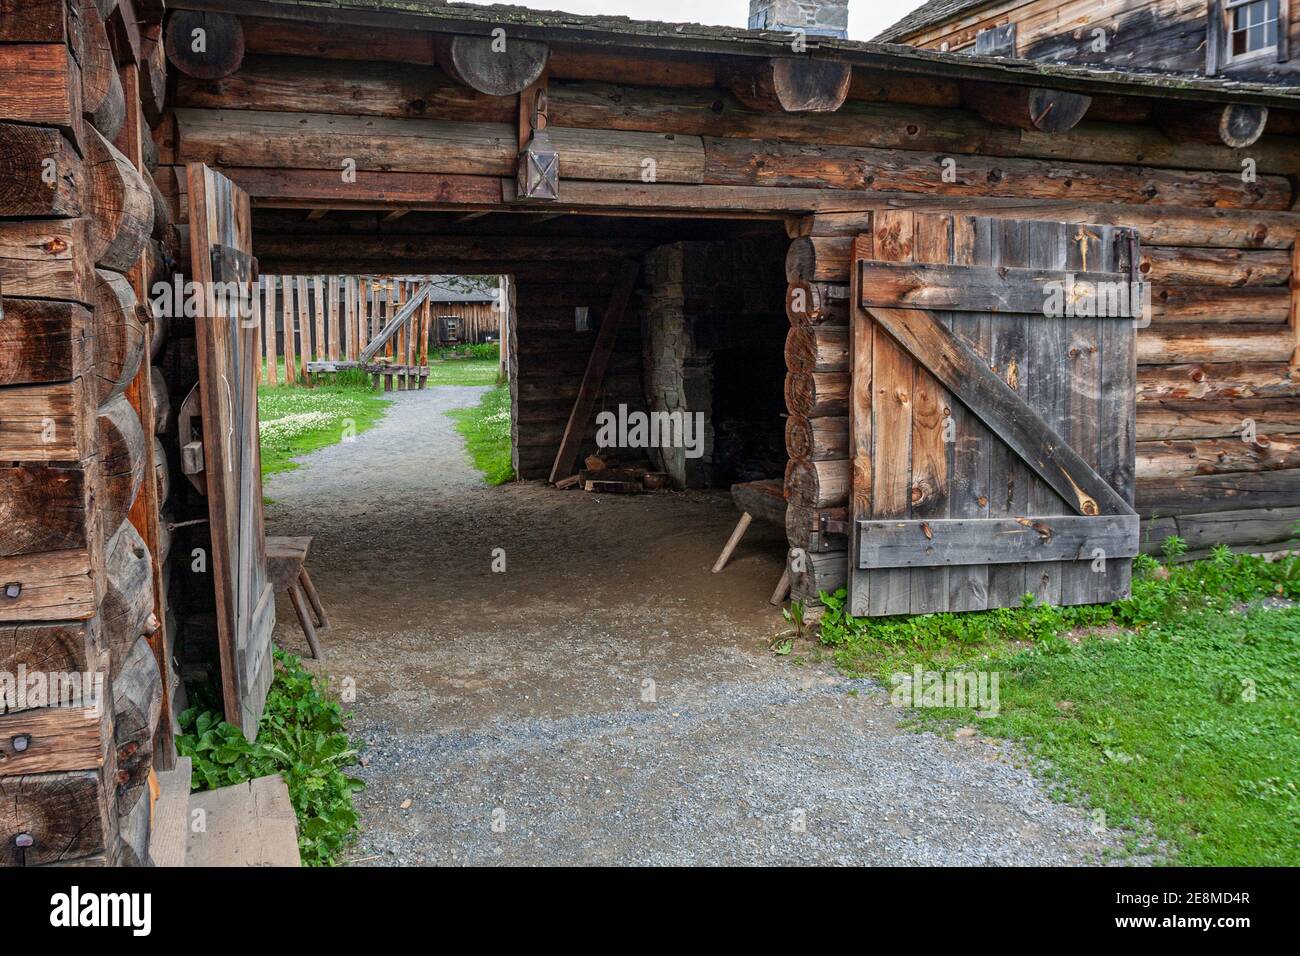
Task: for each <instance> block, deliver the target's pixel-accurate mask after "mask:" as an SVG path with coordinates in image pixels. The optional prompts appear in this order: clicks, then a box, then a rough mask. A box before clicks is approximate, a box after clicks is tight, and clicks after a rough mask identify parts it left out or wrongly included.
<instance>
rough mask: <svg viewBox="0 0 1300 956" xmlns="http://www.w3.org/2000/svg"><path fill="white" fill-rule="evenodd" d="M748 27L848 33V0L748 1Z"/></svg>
mask: <svg viewBox="0 0 1300 956" xmlns="http://www.w3.org/2000/svg"><path fill="white" fill-rule="evenodd" d="M749 29H751V30H778V31H789V32H793V31H795V30H802V31H803V32H804V33H808V34H812V35H816V36H828V37H839V38H840V39H848V36H849V0H749Z"/></svg>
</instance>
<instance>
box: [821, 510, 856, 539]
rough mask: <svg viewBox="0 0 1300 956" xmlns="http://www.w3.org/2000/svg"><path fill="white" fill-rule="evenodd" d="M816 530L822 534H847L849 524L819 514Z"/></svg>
mask: <svg viewBox="0 0 1300 956" xmlns="http://www.w3.org/2000/svg"><path fill="white" fill-rule="evenodd" d="M817 530H818V531H820V532H821V533H822V534H848V533H849V523H848V522H847V521H840V520H839V519H837V518H832V517H831V516H830V515H827V514H821V515H818V516H817Z"/></svg>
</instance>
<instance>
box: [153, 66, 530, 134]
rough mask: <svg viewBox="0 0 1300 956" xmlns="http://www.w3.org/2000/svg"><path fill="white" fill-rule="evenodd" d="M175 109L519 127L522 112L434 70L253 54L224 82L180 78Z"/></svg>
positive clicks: (506, 102) (510, 103) (507, 101)
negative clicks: (340, 115)
mask: <svg viewBox="0 0 1300 956" xmlns="http://www.w3.org/2000/svg"><path fill="white" fill-rule="evenodd" d="M174 106H176V107H180V108H197V109H236V110H263V111H272V112H275V111H279V112H289V113H350V114H353V115H357V116H388V117H425V118H429V119H439V120H454V121H462V122H479V123H510V122H517V121H518V113H519V107H518V104H517V103H512V102H510V101H509V100H507V99H503V98H501V97H498V96H489V95H486V94H483V93H479V92H477V91H475V90H472V89H470V88H469V87H467V86H465V85H463V84H461V83H457V82H455V81H454V80H453V79H452V78H451V77H449V76H448V75H447V74H446V73H444V72H443V71H442V70H439V69H436V68H434V67H432V66H417V65H413V64H412V65H400V66H394V65H392V64H391V63H383V62H373V63H350V64H348V65H347V68H346V69H340V68H339V64H337V63H330V62H327V61H322V60H315V59H308V58H306V57H300V56H294V57H269V56H250V57H248V58H247V59H245V60H244V64H243V66H242V67H240V69H239V71H238V72H236V73H232V74H231V75H230V76H226V77H223V78H221V79H218V80H195V79H191V78H189V77H186V76H183V75H182V76H179V77H177V81H176V98H175V102H174Z"/></svg>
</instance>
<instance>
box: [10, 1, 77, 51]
mask: <svg viewBox="0 0 1300 956" xmlns="http://www.w3.org/2000/svg"><path fill="white" fill-rule="evenodd" d="M19 11H21V13H22V15H21V16H19V15H18V14H19ZM68 13H69V10H68V6H67V2H66V0H0V42H4V43H60V42H63V41H66V40H67V39H68V22H67V21H68Z"/></svg>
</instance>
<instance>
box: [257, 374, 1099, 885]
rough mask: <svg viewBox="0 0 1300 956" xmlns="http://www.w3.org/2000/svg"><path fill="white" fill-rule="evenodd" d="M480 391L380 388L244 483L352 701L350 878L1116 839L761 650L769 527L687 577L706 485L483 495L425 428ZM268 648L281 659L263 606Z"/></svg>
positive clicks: (1017, 776)
mask: <svg viewBox="0 0 1300 956" xmlns="http://www.w3.org/2000/svg"><path fill="white" fill-rule="evenodd" d="M483 391H484V390H483V389H482V388H470V387H437V388H430V389H427V390H426V391H422V392H410V393H398V394H397V399H396V404H395V405H394V406H393V408H392V409H391V410H390V411H389V414H388V416H387V417H386V418H385V420H384V421H383V422H382V423H381V424H380V425H379V426H378V427H376V428H375V429H374V430H372V431H370V432H367V433H365V434H363V435H361V436H359V437H358V438H357V439H356V440H355V441H354V442H352V443H349V444H347V445H336V446H333V447H330V448H326V449H322V450H321V451H319V452H316V453H314V454H312V455H311V456H309V457H308V458H307V459H305V464H304V466H303V467H302V468H300V469H299V470H297V471H294V472H290V473H287V474H283V475H279V476H276V477H275V478H274V479H272V481H271V482H270V483H269V485H268V488H267V494H268V495H269V496H270V497H271V498H272V499H273V501H274V503H273V504H272V505H271V506H269V507H268V511H267V517H268V524H269V526H270V528H271V530H272V533H276V534H314V535H316V543H315V545H314V548H313V551H312V555H311V559H310V567H311V569H312V575H313V578H314V580H315V582H316V584H317V587H318V588H319V590H320V592H321V595H322V598H323V600H324V601H325V604H326V607H327V609H328V610H329V611H330V613H331V615H332V618H333V626H332V627H331V628H330V629H328V630H327V631H325V632H323V640H324V644H325V649H326V657H327V659H326V661H325V666H326V668H327V670H328V671H329V672H330V674H331V675H332V677H333V679H334V681H335V685H336V686H342V685H341V683H340V682H343V681H347V682H348V685H347V686H354V687H355V689H356V703H355V705H354V710H355V714H356V716H355V718H354V720H353V722H352V728H353V731H354V733H355V734H356V735H357V736H358V737H359V738H360V739H361V740H362V741H363V742H364V744H363V746H364V748H365V755H366V758H367V760H368V765H367V766H366V767H364V768H363V769H362V770H361V771H360V774H361V776H363V777H365V779H366V780H367V783H368V789H367V790H365V791H364V792H362V793H360V794H358V797H357V803H358V807H359V809H360V812H361V815H362V826H363V832H362V835H361V837H360V840H359V842H358V845H357V846H356V847H355V848H354V849H353V852H352V854H351V858H352V859H353V860H354V861H356V862H358V863H362V864H366V865H391V864H402V863H406V864H485V863H505V864H548V863H550V864H593V863H595V864H599V863H608V864H693V863H715V864H763V863H778V864H813V863H828V864H879V865H907V864H959V865H971V866H981V865H990V864H1077V863H1089V862H1097V861H1099V860H1101V859H1102V857H1103V855H1104V854H1105V852H1106V851H1107V850H1109V849H1114V848H1116V847H1117V846H1118V841H1117V840H1116V839H1114V838H1112V837H1109V836H1102V837H1098V836H1094V835H1093V834H1092V833H1091V832H1090V828H1089V821H1088V819H1087V817H1086V816H1085V815H1084V814H1083V813H1082V812H1080V811H1078V810H1076V809H1073V808H1070V807H1065V806H1062V805H1059V804H1055V803H1053V802H1051V801H1050V800H1049V799H1048V798H1047V797H1046V796H1045V795H1044V793H1043V791H1042V789H1041V788H1040V787H1039V786H1038V785H1037V784H1035V783H1034V781H1033V779H1032V778H1031V776H1030V774H1029V772H1028V770H1027V769H1026V768H1025V766H1024V761H1023V760H1022V759H1021V758H1020V757H1019V756H1018V755H1017V753H1016V751H1015V750H1014V749H1013V748H1010V747H1008V746H1006V745H1003V744H998V743H994V742H991V741H983V740H980V739H978V738H967V739H961V740H948V739H943V738H939V737H935V736H933V735H930V734H914V733H911V732H909V731H900V730H898V729H897V727H896V722H897V717H898V713H897V711H895V710H894V709H893V708H892V707H891V706H889V704H888V701H887V700H886V697H885V694H884V693H883V692H882V691H880V690H879V689H877V688H875V687H873V686H872V685H871V684H869V683H867V682H863V681H849V680H846V679H845V678H843V677H842V676H840V675H838V674H837V673H835V672H834V670H833V669H831V668H830V667H829V666H827V665H826V664H823V663H811V662H810V663H808V664H806V665H804V666H800V665H799V664H797V663H796V662H795V660H794V658H795V657H796V656H797V655H798V654H800V653H802V654H804V655H806V656H808V657H809V658H810V660H812V659H813V658H814V657H815V655H816V653H817V651H816V648H815V647H811V646H801V647H799V648H797V650H796V654H795V655H792V656H791V657H786V658H776V657H774V656H773V655H771V654H770V653H769V652H768V651H767V645H768V643H769V642H770V641H771V639H772V636H773V634H775V633H776V632H777V631H778V630H779V629H780V628H781V627H782V622H781V619H780V616H779V614H778V613H777V612H776V611H775V610H774V609H772V608H771V607H770V606H769V605H768V604H767V601H766V598H767V596H768V594H769V593H770V592H771V589H772V586H773V584H774V582H775V580H776V578H777V577H778V576H779V574H780V567H781V556H782V551H783V541H782V537H783V536H782V535H781V534H780V533H779V532H778V531H777V530H776V529H766V528H759V527H757V526H755V527H754V528H753V529H751V531H750V533H749V535H748V536H747V537H746V539H745V541H744V542H743V543H742V545H741V547H740V549H739V550H738V551H737V554H736V557H735V558H734V559H733V562H732V564H731V565H730V566H728V568H727V570H726V571H725V572H724V573H723V574H721V575H712V574H710V573H709V567H710V565H711V564H712V562H713V559H714V557H716V554H717V550H718V548H719V547H720V546H721V544H722V542H723V541H724V540H725V538H726V536H727V533H728V532H729V530H730V528H731V526H732V524H733V523H734V522H735V511H734V509H733V508H732V506H731V503H730V500H729V497H728V496H727V495H725V494H714V493H690V494H667V495H645V496H637V497H626V496H603V495H585V494H582V493H580V492H567V493H566V492H557V491H554V490H552V489H547V488H545V487H544V486H542V485H540V484H537V483H522V484H514V485H509V486H504V487H501V488H488V487H486V486H485V485H484V484H483V483H482V481H481V479H480V478H479V476H478V473H477V472H475V471H474V470H473V469H472V467H471V466H470V465H469V463H468V461H467V459H466V457H465V454H464V451H463V447H462V444H461V442H460V439H459V436H457V435H456V433H455V431H454V430H453V428H452V424H451V422H450V420H449V419H448V418H447V417H446V415H445V414H444V413H445V412H446V410H448V409H450V408H457V407H463V406H466V405H472V404H473V403H475V402H476V401H477V400H478V397H479V395H480V394H481V393H482V392H483ZM493 549H503V551H502V552H500V553H504V556H505V560H506V570H505V572H504V573H497V572H494V571H493V568H492V563H493V558H494V551H493ZM498 556H499V553H498ZM276 638H277V640H278V641H279V642H280V643H281V644H282V645H284V646H287V647H289V648H290V649H292V650H294V651H297V652H300V653H301V652H302V651H303V650H304V647H303V641H302V636H301V634H300V633H299V632H298V630H297V626H296V623H294V621H293V615H292V612H291V610H290V609H289V608H288V606H287V605H286V604H284V603H282V604H281V606H280V608H279V624H278V626H277V630H276Z"/></svg>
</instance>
